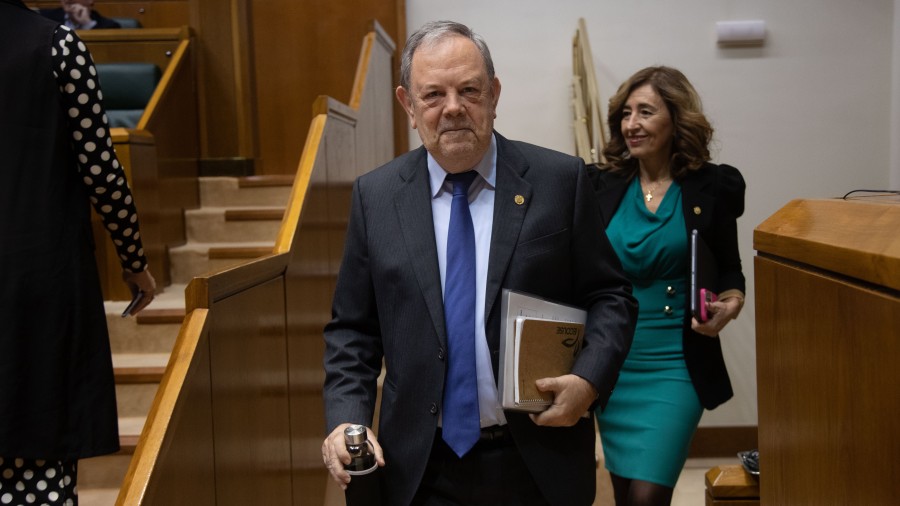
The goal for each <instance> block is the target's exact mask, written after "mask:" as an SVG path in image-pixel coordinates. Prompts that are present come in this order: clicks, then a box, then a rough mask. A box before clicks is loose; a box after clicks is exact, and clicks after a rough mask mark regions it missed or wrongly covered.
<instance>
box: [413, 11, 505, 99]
mask: <svg viewBox="0 0 900 506" xmlns="http://www.w3.org/2000/svg"><path fill="white" fill-rule="evenodd" d="M450 37H465V38H467V39H469V40H471V41H472V43H474V44H475V47H477V48H478V51H479V52H480V53H481V59H482V60H484V66H485V69H486V70H487V75H488V81H493V80H494V61H493V60H492V59H491V51H490V50H489V49H488V47H487V43H486V42H485V41H484V39H483V38H481V35H478V34H477V33H475V32H473V31H472V29H471V28H469V27H468V26H466V25H464V24H462V23H456V22H454V21H430V22H428V23H425V24H424V25H423V26H422V28H419V29H418V30H416V31H415V32H414V33H413V34H412V35H410V36H409V38H408V39H406V47H404V48H403V54H402V55H401V56H400V86H402V87H403V88H405V89H407V90H409V85H410V82H409V81H410V75H411V74H412V59H413V55H414V54H415V52H416V50H417V49H419V47H421V46H422V45H423V44H426V45H431V44H435V43H437V42H440V41H442V40H445V39H448V38H450Z"/></svg>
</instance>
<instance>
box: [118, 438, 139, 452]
mask: <svg viewBox="0 0 900 506" xmlns="http://www.w3.org/2000/svg"><path fill="white" fill-rule="evenodd" d="M140 439H141V435H140V434H119V451H117V452H116V453H115V454H116V455H134V450H135V448H137V445H138V441H140Z"/></svg>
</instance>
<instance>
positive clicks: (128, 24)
mask: <svg viewBox="0 0 900 506" xmlns="http://www.w3.org/2000/svg"><path fill="white" fill-rule="evenodd" d="M109 19H111V20H113V21H115V22H116V23H119V26H121V27H122V28H140V27H141V22H140V21H138V19H137V18H109Z"/></svg>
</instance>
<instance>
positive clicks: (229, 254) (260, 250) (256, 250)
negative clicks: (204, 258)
mask: <svg viewBox="0 0 900 506" xmlns="http://www.w3.org/2000/svg"><path fill="white" fill-rule="evenodd" d="M272 249H273V248H272V247H267V246H250V247H246V246H231V247H215V248H209V258H210V260H212V259H231V258H259V257H261V256H265V255H268V254H270V253H272Z"/></svg>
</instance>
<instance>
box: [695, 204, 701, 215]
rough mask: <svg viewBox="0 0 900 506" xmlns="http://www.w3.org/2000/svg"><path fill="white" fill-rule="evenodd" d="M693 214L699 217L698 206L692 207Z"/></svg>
mask: <svg viewBox="0 0 900 506" xmlns="http://www.w3.org/2000/svg"><path fill="white" fill-rule="evenodd" d="M694 214H696V215H697V216H700V206H694Z"/></svg>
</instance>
